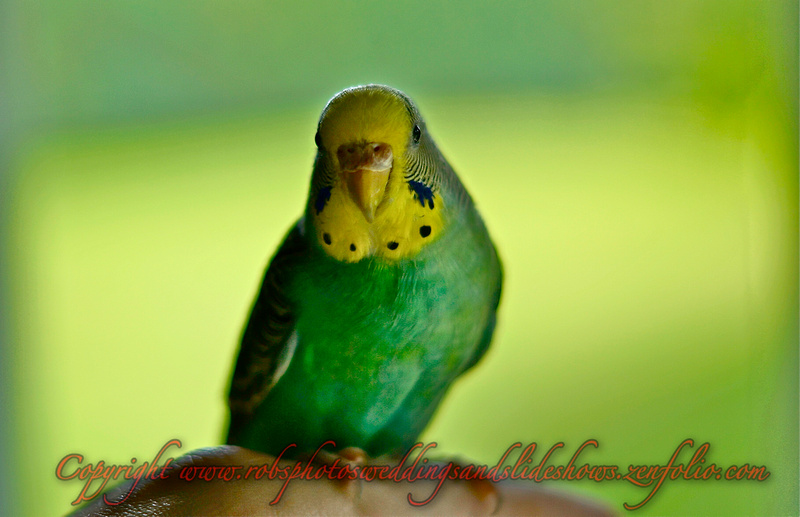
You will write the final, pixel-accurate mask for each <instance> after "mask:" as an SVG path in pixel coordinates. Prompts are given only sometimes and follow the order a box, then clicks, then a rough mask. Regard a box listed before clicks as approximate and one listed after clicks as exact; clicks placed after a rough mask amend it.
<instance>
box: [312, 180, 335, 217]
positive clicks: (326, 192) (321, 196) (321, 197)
mask: <svg viewBox="0 0 800 517" xmlns="http://www.w3.org/2000/svg"><path fill="white" fill-rule="evenodd" d="M330 198H331V188H330V187H322V188H321V189H319V192H317V199H316V201H314V210H316V211H317V215H319V214H320V212H322V211H323V210H324V209H325V205H326V204H327V203H328V200H329V199H330Z"/></svg>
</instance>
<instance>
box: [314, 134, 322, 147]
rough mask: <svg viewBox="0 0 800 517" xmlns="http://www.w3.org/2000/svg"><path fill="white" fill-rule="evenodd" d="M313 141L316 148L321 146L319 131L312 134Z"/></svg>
mask: <svg viewBox="0 0 800 517" xmlns="http://www.w3.org/2000/svg"><path fill="white" fill-rule="evenodd" d="M314 143H315V144H317V148H320V147H322V138H321V137H320V136H319V131H317V134H316V135H314Z"/></svg>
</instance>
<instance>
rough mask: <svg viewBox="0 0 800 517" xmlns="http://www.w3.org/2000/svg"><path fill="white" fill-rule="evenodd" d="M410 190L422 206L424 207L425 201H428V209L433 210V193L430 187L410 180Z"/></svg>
mask: <svg viewBox="0 0 800 517" xmlns="http://www.w3.org/2000/svg"><path fill="white" fill-rule="evenodd" d="M408 188H410V189H411V190H412V191H413V192H414V194H415V195H416V197H417V199H418V200H419V204H420V205H422V206H423V207H424V206H425V201H427V202H428V207H429V208H430V209H431V210H433V191H432V190H431V189H430V187H428V186H426V185H425V184H424V183H421V182H419V181H413V180H409V182H408Z"/></svg>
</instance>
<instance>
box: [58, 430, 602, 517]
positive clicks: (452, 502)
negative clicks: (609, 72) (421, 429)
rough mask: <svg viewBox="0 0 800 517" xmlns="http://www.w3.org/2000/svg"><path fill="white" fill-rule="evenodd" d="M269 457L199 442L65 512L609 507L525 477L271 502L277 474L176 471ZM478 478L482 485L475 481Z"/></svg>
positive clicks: (302, 486) (313, 489) (293, 490)
mask: <svg viewBox="0 0 800 517" xmlns="http://www.w3.org/2000/svg"><path fill="white" fill-rule="evenodd" d="M274 460H275V458H274V457H272V456H267V455H264V454H261V453H258V452H255V451H251V450H248V449H243V448H241V447H235V446H228V445H226V446H220V447H213V448H208V449H199V450H196V451H193V452H191V453H189V454H186V455H185V456H181V457H180V458H177V459H176V460H175V461H173V462H172V464H171V466H172V467H173V468H172V469H170V470H169V473H168V475H166V476H165V477H166V478H165V479H161V478H157V479H154V480H153V479H145V478H142V479H141V481H140V482H139V483H138V484H137V485H136V486H135V487H134V488H133V489H131V485H132V482H126V483H123V484H122V485H121V486H119V487H117V488H115V489H114V490H112V491H111V492H110V493H109V494H108V496H107V499H108V501H110V502H112V503H113V502H115V501H120V500H122V499H124V498H125V495H126V494H129V492H130V494H129V495H128V497H127V498H125V500H124V502H121V503H120V504H117V505H109V504H106V503H105V502H104V501H103V499H102V498H98V499H97V500H95V501H93V502H92V503H91V504H89V505H87V506H85V507H83V508H81V509H79V510H77V511H76V512H74V513H73V514H72V515H71V517H86V516H90V515H91V516H107V517H120V516H130V517H134V516H135V517H142V516H145V515H155V516H159V517H172V516H178V515H180V516H187V515H192V516H222V515H226V516H233V515H242V516H244V515H247V516H255V515H264V516H272V515H275V516H280V515H398V516H399V515H415V516H418V515H491V514H494V515H498V516H503V515H547V516H555V517H557V516H565V515H571V516H572V515H586V516H607V515H613V513H612V512H611V511H610V510H608V509H607V508H604V507H602V506H600V505H598V504H596V503H592V502H590V501H587V500H582V499H578V498H575V497H573V496H568V495H564V494H558V493H555V492H551V491H548V490H544V489H541V488H539V487H536V486H530V485H529V484H524V483H515V482H513V481H512V482H501V483H498V484H496V485H495V488H496V491H494V490H492V489H491V488H490V485H488V483H489V482H488V481H486V482H465V481H451V480H446V481H445V482H444V484H443V485H442V488H441V490H440V491H439V493H438V494H437V495H436V497H435V498H434V499H433V500H432V501H431V502H430V503H428V504H427V505H424V506H412V505H410V504H409V502H408V494H409V493H411V494H412V495H413V497H414V499H415V500H424V499H427V498H428V497H429V496H430V494H432V493H433V491H434V490H435V488H436V486H437V484H438V481H436V480H433V481H427V480H419V481H415V482H413V483H409V482H406V481H403V482H394V481H377V480H374V481H358V480H356V481H331V480H329V479H326V478H323V479H320V480H313V481H310V480H295V481H292V482H291V483H289V484H288V486H287V488H286V490H285V492H284V493H283V494H282V496H281V498H280V501H279V502H278V503H277V504H274V505H270V502H271V501H273V500H275V498H276V496H277V495H278V494H279V493H280V491H281V489H282V488H283V487H284V483H285V481H284V480H281V479H279V478H277V477H276V478H274V479H269V477H268V476H264V477H262V478H261V479H259V480H255V479H233V480H231V481H224V480H221V479H214V480H213V481H205V480H201V479H194V480H192V481H187V480H185V479H181V478H180V477H179V473H180V471H181V469H182V468H184V467H188V466H196V467H203V466H221V465H226V466H233V465H235V466H243V467H244V468H243V469H241V470H238V471H237V472H247V471H248V468H249V467H250V466H260V465H266V464H269V465H272V463H273V462H274ZM295 464H296V461H290V460H281V461H280V462H279V463H278V466H279V467H287V468H289V471H291V468H292V467H293V466H294V465H295ZM482 483H485V485H482Z"/></svg>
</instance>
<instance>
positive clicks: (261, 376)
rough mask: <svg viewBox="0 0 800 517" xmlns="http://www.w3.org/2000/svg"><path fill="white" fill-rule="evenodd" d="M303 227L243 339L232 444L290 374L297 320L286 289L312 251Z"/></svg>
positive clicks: (264, 288) (280, 257)
mask: <svg viewBox="0 0 800 517" xmlns="http://www.w3.org/2000/svg"><path fill="white" fill-rule="evenodd" d="M301 226H302V223H301V222H298V224H297V225H295V227H294V228H292V230H291V231H290V232H289V233H288V235H287V236H286V238H285V239H284V241H283V244H281V247H280V249H279V250H278V252H277V253H276V254H275V256H274V257H273V258H272V261H271V262H270V265H269V267H268V268H267V271H266V273H265V274H264V281H263V282H262V284H261V291H260V292H259V293H258V297H257V298H256V301H255V304H254V305H253V310H252V311H251V312H250V319H249V321H248V322H247V326H246V327H245V330H244V333H243V335H242V344H241V347H240V348H239V357H238V359H237V360H236V368H235V369H234V371H233V380H232V381H231V389H230V394H229V397H228V403H229V406H230V411H231V422H230V426H229V428H228V440H227V441H228V443H236V437H237V435H238V433H239V431H240V429H241V427H242V426H243V425H244V424H245V423H246V422H247V421H248V420H249V419H250V417H251V416H252V414H253V411H254V410H255V408H256V407H257V406H258V405H259V404H260V403H261V401H262V400H264V398H265V397H266V396H267V394H268V393H269V391H270V389H271V388H272V387H273V386H274V385H275V383H276V382H277V381H278V378H280V376H281V375H282V374H283V373H284V372H285V371H286V367H287V366H288V363H289V361H290V360H291V356H292V353H293V352H294V347H295V346H296V344H297V335H296V333H295V332H294V327H295V315H294V313H293V307H292V304H291V302H290V300H289V299H288V298H287V296H286V292H285V289H286V283H287V279H288V278H289V274H290V272H291V270H292V269H293V266H294V265H295V264H296V263H297V261H298V259H299V258H300V257H301V256H302V255H303V254H304V253H305V252H306V250H307V243H306V241H305V239H304V238H303V236H302V231H301Z"/></svg>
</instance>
